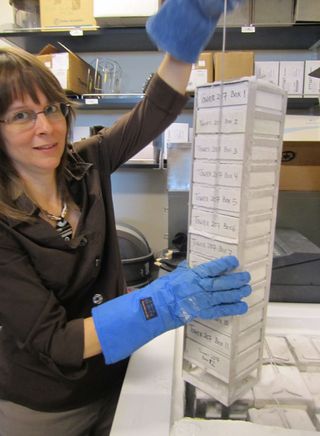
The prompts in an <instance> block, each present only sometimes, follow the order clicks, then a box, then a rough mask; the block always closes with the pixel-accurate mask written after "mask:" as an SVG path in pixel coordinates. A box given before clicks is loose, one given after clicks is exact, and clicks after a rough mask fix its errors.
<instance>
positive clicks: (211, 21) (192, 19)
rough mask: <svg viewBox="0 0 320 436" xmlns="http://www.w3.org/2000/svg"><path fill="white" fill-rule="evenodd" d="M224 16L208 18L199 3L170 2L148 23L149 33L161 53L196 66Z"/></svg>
mask: <svg viewBox="0 0 320 436" xmlns="http://www.w3.org/2000/svg"><path fill="white" fill-rule="evenodd" d="M220 13H221V11H220ZM220 13H218V14H217V15H212V16H206V15H204V14H203V11H202V9H201V8H200V5H199V2H198V0H166V1H165V3H164V4H163V5H162V6H161V8H160V10H159V12H158V13H157V14H156V15H154V16H152V17H150V18H149V19H148V21H147V23H146V30H147V33H148V35H149V36H150V38H151V40H152V41H153V42H154V43H155V44H156V46H157V47H158V48H159V49H160V50H163V51H166V52H168V53H170V54H171V55H172V56H173V57H175V58H176V59H178V60H181V61H184V62H188V63H194V62H196V61H197V59H198V57H199V54H200V53H201V52H202V51H203V50H204V48H205V47H206V45H207V43H208V41H209V40H210V37H211V36H212V34H213V32H214V30H215V27H216V25H217V22H218V20H219V17H220Z"/></svg>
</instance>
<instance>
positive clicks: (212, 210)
mask: <svg viewBox="0 0 320 436" xmlns="http://www.w3.org/2000/svg"><path fill="white" fill-rule="evenodd" d="M286 104H287V96H286V92H285V91H283V90H281V89H280V88H278V87H277V86H274V85H272V84H269V83H267V82H263V81H261V80H257V79H256V78H254V77H248V78H243V79H241V80H239V81H233V82H225V83H214V84H210V85H204V86H202V87H199V88H198V89H197V91H196V96H195V108H194V141H193V155H192V183H191V189H190V204H189V238H188V240H189V243H188V262H189V265H190V266H191V267H194V266H196V265H198V264H199V263H202V262H206V261H208V260H209V259H214V258H219V257H221V256H225V255H236V256H237V257H238V259H239V262H240V269H241V270H246V271H249V272H250V274H251V285H252V290H253V291H252V294H251V295H250V296H249V297H248V298H247V302H248V305H249V310H248V312H247V314H245V315H242V316H236V317H225V318H220V319H217V320H210V321H203V320H200V319H199V320H196V321H193V322H192V323H191V324H189V325H188V327H187V328H186V330H185V340H184V353H183V354H184V356H183V358H184V363H183V377H184V380H186V381H188V382H189V383H191V384H192V385H194V386H196V387H197V388H199V389H201V390H202V391H204V392H206V393H207V394H209V395H211V396H212V397H214V398H215V399H217V400H218V401H220V402H221V403H222V404H224V405H226V406H228V405H230V404H232V403H233V402H234V401H235V400H236V399H238V398H239V396H240V395H241V394H242V393H243V392H245V391H246V390H248V389H249V388H250V387H252V386H253V385H254V384H255V383H256V382H257V381H258V379H259V373H260V368H261V364H262V352H263V337H264V328H265V320H266V307H267V303H268V297H269V287H270V277H271V269H272V252H273V242H274V232H275V219H276V209H277V196H278V189H279V173H280V164H281V150H282V137H283V129H284V117H285V112H286Z"/></svg>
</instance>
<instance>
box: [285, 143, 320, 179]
mask: <svg viewBox="0 0 320 436" xmlns="http://www.w3.org/2000/svg"><path fill="white" fill-rule="evenodd" d="M281 163H282V165H295V166H297V165H311V166H312V165H313V166H315V165H320V143H319V142H317V141H283V148H282V162H281ZM319 175H320V174H319Z"/></svg>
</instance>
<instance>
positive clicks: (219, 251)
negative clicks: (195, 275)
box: [189, 233, 238, 266]
mask: <svg viewBox="0 0 320 436" xmlns="http://www.w3.org/2000/svg"><path fill="white" fill-rule="evenodd" d="M189 237H190V249H191V251H192V252H193V251H194V252H195V253H194V256H193V255H192V256H191V262H192V266H196V264H197V262H199V263H198V264H197V265H199V264H200V263H203V262H206V261H207V260H206V259H215V258H217V257H222V256H232V255H234V256H237V254H238V246H237V244H236V243H234V244H232V243H227V242H222V241H219V240H217V239H214V238H212V239H209V238H206V237H204V236H201V235H197V234H192V233H191V234H190V235H189ZM197 253H199V254H200V255H203V256H205V257H204V258H202V257H199V255H198V257H197Z"/></svg>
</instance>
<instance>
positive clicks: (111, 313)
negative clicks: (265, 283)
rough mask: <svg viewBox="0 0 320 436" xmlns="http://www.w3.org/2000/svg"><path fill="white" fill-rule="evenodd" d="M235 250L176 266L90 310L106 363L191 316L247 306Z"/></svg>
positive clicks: (231, 312)
mask: <svg viewBox="0 0 320 436" xmlns="http://www.w3.org/2000/svg"><path fill="white" fill-rule="evenodd" d="M237 266H238V260H237V259H236V258H235V257H234V256H227V257H223V258H221V259H218V260H213V261H211V262H208V263H205V264H201V265H199V266H197V267H196V268H193V269H191V268H188V267H187V266H186V264H182V265H181V266H179V267H178V268H177V269H176V270H175V271H174V272H173V273H170V274H167V275H166V276H163V277H161V278H160V279H158V280H155V281H154V282H152V283H151V284H150V285H148V286H146V287H144V288H142V289H139V290H137V291H134V292H131V293H130V294H126V295H123V296H121V297H118V298H115V299H114V300H111V301H108V302H106V303H104V304H101V305H100V306H98V307H95V308H94V309H93V310H92V316H93V319H94V323H95V328H96V331H97V335H98V338H99V341H100V344H101V348H102V352H103V354H104V357H105V361H106V363H107V364H110V363H115V362H117V361H119V360H121V359H124V358H125V357H128V356H130V354H131V353H132V352H133V351H135V350H137V349H138V348H139V347H141V346H142V345H144V344H145V343H147V342H148V341H150V340H151V339H153V338H155V337H156V336H158V335H160V334H161V333H164V332H166V331H168V330H172V329H174V328H177V327H180V326H182V325H184V324H186V323H188V322H190V321H192V320H193V319H194V318H203V319H214V318H218V317H221V316H231V315H239V314H242V313H245V312H246V311H247V305H246V303H244V302H241V301H240V300H241V299H242V298H243V297H246V296H248V295H249V294H250V292H251V288H250V286H249V285H248V282H249V280H250V275H249V273H247V272H236V273H229V272H230V271H231V270H233V269H234V268H236V267H237ZM225 273H228V274H225Z"/></svg>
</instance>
